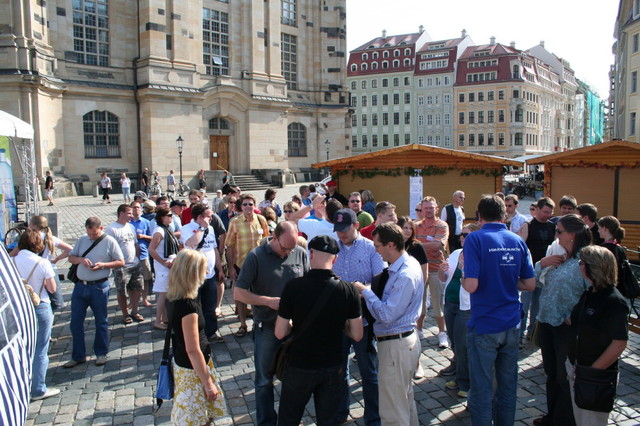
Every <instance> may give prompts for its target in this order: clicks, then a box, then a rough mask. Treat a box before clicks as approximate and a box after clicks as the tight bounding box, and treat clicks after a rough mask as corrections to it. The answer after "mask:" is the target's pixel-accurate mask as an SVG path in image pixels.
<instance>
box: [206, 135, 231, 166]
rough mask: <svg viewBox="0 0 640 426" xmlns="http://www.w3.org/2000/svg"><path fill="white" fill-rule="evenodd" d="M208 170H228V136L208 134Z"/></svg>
mask: <svg viewBox="0 0 640 426" xmlns="http://www.w3.org/2000/svg"><path fill="white" fill-rule="evenodd" d="M209 170H229V136H213V135H211V136H209Z"/></svg>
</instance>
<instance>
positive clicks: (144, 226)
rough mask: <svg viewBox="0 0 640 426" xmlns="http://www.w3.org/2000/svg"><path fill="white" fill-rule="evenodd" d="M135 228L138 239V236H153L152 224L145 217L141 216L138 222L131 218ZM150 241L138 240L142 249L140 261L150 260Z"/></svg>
mask: <svg viewBox="0 0 640 426" xmlns="http://www.w3.org/2000/svg"><path fill="white" fill-rule="evenodd" d="M130 223H131V224H132V225H133V227H134V228H136V238H137V234H142V235H147V236H149V237H150V236H151V222H149V221H148V220H147V219H145V218H144V217H142V216H140V217H139V218H138V220H135V219H133V218H131V222H130ZM150 242H151V241H150V240H145V239H138V246H139V247H140V260H145V259H148V258H149V243H150Z"/></svg>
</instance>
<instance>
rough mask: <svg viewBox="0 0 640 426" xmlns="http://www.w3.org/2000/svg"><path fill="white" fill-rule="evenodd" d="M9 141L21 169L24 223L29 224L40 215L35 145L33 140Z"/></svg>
mask: <svg viewBox="0 0 640 426" xmlns="http://www.w3.org/2000/svg"><path fill="white" fill-rule="evenodd" d="M9 140H10V141H11V144H12V145H13V148H14V150H15V152H16V153H17V154H18V161H19V162H20V166H21V167H22V179H23V185H24V220H25V222H26V223H29V219H31V216H37V215H39V214H40V203H38V188H39V184H38V175H37V173H36V155H35V145H34V142H33V139H20V138H12V137H10V138H9ZM14 176H15V174H14Z"/></svg>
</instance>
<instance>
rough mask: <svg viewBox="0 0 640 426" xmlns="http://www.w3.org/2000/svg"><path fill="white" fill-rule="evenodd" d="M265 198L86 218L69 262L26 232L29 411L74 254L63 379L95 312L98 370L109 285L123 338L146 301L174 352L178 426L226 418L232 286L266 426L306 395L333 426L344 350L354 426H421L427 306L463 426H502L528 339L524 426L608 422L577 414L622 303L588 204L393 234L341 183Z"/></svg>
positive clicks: (622, 331) (427, 203)
mask: <svg viewBox="0 0 640 426" xmlns="http://www.w3.org/2000/svg"><path fill="white" fill-rule="evenodd" d="M105 177H106V176H105ZM107 179H108V178H107ZM123 179H127V178H126V176H124V175H123ZM110 186H111V185H110V182H104V184H103V186H102V188H103V197H104V199H103V202H105V201H106V202H107V203H110V202H111V200H110V199H109V194H108V189H109V188H110ZM127 187H128V186H127ZM123 188H124V185H123ZM276 195H277V192H276V191H275V190H273V189H268V190H267V191H266V193H265V194H264V200H263V201H262V202H258V200H257V199H256V197H255V196H254V195H252V194H248V193H243V192H242V191H241V190H240V188H239V187H237V186H234V185H230V184H229V183H228V182H226V183H225V185H224V187H223V188H222V189H221V190H219V191H217V192H216V195H215V197H214V198H213V199H211V200H209V199H208V198H207V197H206V190H205V191H201V190H192V191H191V192H190V193H189V196H188V201H189V204H188V205H187V203H185V202H184V201H182V200H174V201H170V200H169V199H168V198H167V197H162V196H159V197H158V196H156V197H153V198H154V199H150V198H149V197H148V195H147V193H145V192H144V191H139V192H137V193H136V194H135V195H134V197H133V201H132V202H130V203H126V204H122V205H120V206H118V207H117V210H116V214H117V220H116V221H115V222H114V223H112V224H110V225H109V226H108V227H106V229H105V228H103V224H102V223H101V221H100V219H99V218H97V217H90V218H88V219H87V220H86V222H85V228H86V235H85V236H83V237H81V238H80V239H79V240H78V241H77V243H76V244H75V246H74V247H71V246H69V245H67V244H65V243H64V242H62V241H61V240H59V239H57V238H55V237H53V236H52V235H51V232H50V231H49V230H48V227H47V223H46V219H44V218H42V217H40V216H35V217H33V218H32V219H31V224H30V229H29V230H28V231H26V232H25V233H23V235H22V236H21V239H20V243H19V245H18V248H17V249H16V250H14V252H12V255H14V256H15V261H16V265H17V267H18V270H19V272H20V274H21V275H22V277H23V278H25V279H26V280H27V281H29V283H30V284H31V285H32V287H33V288H34V290H35V291H36V292H39V293H40V294H41V296H42V303H41V304H40V305H39V306H38V307H37V308H36V313H37V318H38V343H37V346H36V352H37V354H36V357H35V358H34V361H33V370H34V377H33V380H32V391H31V397H32V399H34V400H36V399H42V398H46V397H49V396H53V395H55V394H57V393H59V392H60V391H59V390H57V389H53V388H47V386H46V384H45V383H44V381H45V380H44V377H45V374H44V373H46V368H47V365H48V358H47V355H46V354H47V348H48V342H49V337H50V333H51V326H52V322H53V315H52V309H51V308H52V306H51V305H52V304H57V305H58V307H59V306H60V302H55V301H56V300H58V299H59V296H56V294H59V283H57V282H56V280H57V274H55V273H54V272H53V268H52V266H51V265H52V264H53V265H55V263H56V262H57V261H59V260H60V259H62V258H64V257H67V256H68V257H69V261H70V263H71V264H73V265H77V266H78V269H77V280H78V281H77V282H76V283H75V286H74V289H73V293H72V295H71V333H72V338H73V351H72V354H71V359H70V360H69V361H67V362H66V363H65V364H64V365H63V367H65V368H73V367H75V366H77V365H79V364H82V363H85V362H87V359H88V357H87V351H86V348H85V336H84V333H85V330H84V320H85V316H86V313H87V308H89V307H90V308H91V310H92V312H93V315H94V318H95V323H96V332H95V340H94V345H93V352H94V354H95V357H96V358H95V363H96V365H104V364H105V363H106V362H107V361H108V358H107V357H108V352H109V349H108V348H109V330H108V321H107V315H108V312H107V302H108V298H109V293H110V287H111V286H110V282H109V278H110V276H111V275H113V281H114V284H115V288H116V292H117V300H118V306H119V308H120V311H121V314H122V322H123V324H125V325H128V324H132V323H138V322H142V321H145V320H146V319H145V318H144V317H143V316H142V315H141V314H140V312H139V307H140V306H151V305H152V303H151V300H150V299H151V298H150V295H151V294H155V304H156V314H155V319H154V323H153V327H154V328H155V329H159V330H167V329H168V330H169V331H168V333H170V334H171V335H172V336H173V337H172V347H173V353H174V360H173V365H174V376H175V382H176V391H175V401H174V404H173V412H172V419H173V421H174V422H176V423H178V424H208V423H209V422H211V420H212V419H213V418H215V417H217V416H220V415H222V413H223V410H224V404H223V397H222V390H221V388H220V386H219V385H218V383H217V380H216V373H215V367H214V365H213V359H212V356H211V348H210V346H209V344H215V343H220V342H224V341H225V337H224V336H222V335H221V334H220V331H219V329H218V323H217V322H218V318H219V317H220V316H221V315H222V312H221V304H222V300H223V294H224V291H225V289H226V286H227V285H229V286H232V288H233V290H232V292H233V299H234V301H235V308H236V310H235V314H236V315H237V316H238V321H239V326H238V328H237V329H235V331H234V334H235V337H236V338H244V337H245V336H247V335H248V334H251V336H252V339H253V343H254V367H255V379H254V381H255V400H256V401H255V406H256V422H257V424H259V425H276V424H278V425H298V424H299V422H300V419H301V417H302V416H303V413H304V408H305V406H306V404H307V403H308V401H309V400H310V399H311V397H313V398H314V402H315V407H316V417H317V423H318V424H338V423H343V422H345V421H346V420H347V418H348V416H349V398H350V392H349V368H350V362H349V357H350V354H351V352H354V353H355V358H356V360H357V363H358V368H359V371H360V374H361V377H362V385H363V392H362V398H363V400H364V422H365V424H367V425H378V424H402V425H417V424H418V415H417V410H416V404H415V401H414V396H413V385H412V381H413V380H414V379H419V378H422V377H424V376H425V372H424V369H423V367H422V364H421V362H420V354H421V352H422V350H421V341H423V340H424V339H425V334H424V333H425V332H424V330H423V324H424V319H425V315H426V314H427V312H428V307H430V311H431V313H432V315H433V317H434V319H435V322H436V325H437V328H438V331H437V335H436V337H437V342H438V346H439V347H440V348H442V349H445V348H449V347H451V350H452V352H453V357H452V359H451V360H450V364H449V365H448V366H447V367H445V368H443V369H442V370H441V371H439V374H440V375H441V376H444V377H449V381H447V382H446V387H447V388H449V389H453V390H456V391H457V396H458V397H459V398H461V399H465V398H468V410H469V412H470V415H471V419H472V422H473V424H478V425H484V424H491V423H492V422H495V424H512V423H513V422H514V416H515V408H516V393H517V378H518V365H517V363H518V353H519V349H520V348H521V347H522V346H523V345H525V344H526V342H527V340H532V339H535V340H536V342H538V344H539V346H540V348H541V351H542V359H543V366H544V371H545V374H546V376H547V381H546V397H547V413H546V414H545V415H544V416H543V417H541V418H539V419H536V420H535V421H534V424H536V425H554V424H562V425H569V426H570V425H572V424H587V423H585V422H587V421H589V422H590V423H588V424H606V421H607V414H606V413H600V412H595V411H589V410H585V409H584V408H581V407H578V406H577V405H576V404H575V398H574V392H573V381H574V380H573V377H574V376H573V375H574V369H575V366H576V365H577V364H580V365H590V366H592V367H594V368H600V369H609V370H612V369H613V370H615V369H616V368H617V360H618V358H619V357H620V355H621V354H622V352H623V350H624V349H625V347H626V341H627V339H628V329H627V314H628V311H629V305H628V301H626V300H625V299H624V297H623V296H622V295H621V294H620V293H619V291H618V290H617V289H616V285H617V280H618V277H619V276H620V271H619V268H620V267H621V263H622V261H623V260H624V259H626V256H625V253H624V250H623V249H622V248H621V246H620V243H621V242H622V239H623V238H624V229H623V228H622V227H621V226H620V223H619V221H618V220H617V219H616V218H615V217H613V216H605V217H602V218H599V219H598V217H597V208H596V206H594V205H592V204H586V203H585V204H578V203H577V201H576V200H575V198H574V197H572V196H564V197H562V199H561V200H559V211H558V214H557V215H556V216H554V211H555V208H556V205H555V202H554V201H553V200H551V199H550V198H548V197H543V198H541V199H539V200H537V201H536V202H535V203H534V204H533V205H532V210H531V217H530V218H528V217H526V216H525V215H522V214H520V213H519V212H518V211H517V207H518V204H519V201H520V200H519V199H518V197H517V196H516V195H513V194H510V195H507V196H506V197H505V196H504V195H503V194H501V193H498V194H491V195H483V196H482V197H481V199H480V202H479V204H478V206H474V208H475V209H476V213H475V216H473V218H470V217H469V215H467V214H466V213H465V210H464V202H465V198H466V197H465V193H464V192H463V191H462V190H458V191H455V192H454V193H453V195H452V201H451V203H448V204H446V205H444V206H443V207H442V209H440V207H439V204H438V201H437V200H436V199H435V198H434V197H432V196H426V197H424V198H423V199H422V201H421V202H419V203H418V204H417V205H416V207H415V213H416V217H417V219H416V220H413V219H411V218H410V217H408V216H400V217H398V216H397V214H396V206H395V205H394V204H392V203H391V202H390V201H380V202H376V200H375V199H374V196H373V193H372V192H371V191H368V190H363V191H358V192H352V193H350V194H348V196H344V195H342V194H340V193H339V192H338V188H337V183H336V182H334V181H330V182H328V183H327V184H326V185H320V184H316V185H303V186H301V187H300V190H299V196H298V195H296V196H294V197H293V198H292V200H291V201H287V202H286V203H284V204H283V206H282V207H281V206H280V205H279V204H278V203H277V202H276V201H275V198H276ZM124 196H125V199H127V194H125V195H124ZM43 219H44V221H43ZM56 248H58V249H59V250H60V251H61V252H62V253H61V254H60V255H58V256H55V253H54V252H55V249H56ZM45 290H46V291H45ZM56 292H57V293H56ZM49 294H51V296H49ZM52 302H53V303H52ZM62 303H63V302H62ZM249 318H253V322H252V327H251V328H250V325H251V324H250V323H249V322H248V319H249ZM284 342H286V351H287V354H288V362H287V364H286V368H285V370H284V375H283V377H282V382H283V387H282V394H281V397H280V404H279V409H278V411H277V412H276V405H275V397H274V372H275V370H274V367H273V366H274V362H275V361H274V360H275V359H276V354H277V353H278V352H279V350H281V349H280V347H281V345H283V344H285V343H284ZM494 382H495V383H497V386H494ZM567 407H573V410H568V409H567Z"/></svg>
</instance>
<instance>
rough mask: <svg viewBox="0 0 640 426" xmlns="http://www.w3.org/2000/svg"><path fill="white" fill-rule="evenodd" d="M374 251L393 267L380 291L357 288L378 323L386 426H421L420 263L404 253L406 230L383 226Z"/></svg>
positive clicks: (376, 232)
mask: <svg viewBox="0 0 640 426" xmlns="http://www.w3.org/2000/svg"><path fill="white" fill-rule="evenodd" d="M373 245H374V246H375V247H376V251H377V252H378V253H379V254H380V256H382V259H383V260H384V261H385V262H387V263H388V264H389V267H388V268H386V269H385V270H384V272H382V274H380V278H379V280H376V285H374V286H371V287H369V286H365V285H364V284H362V283H360V282H357V281H356V282H354V283H353V285H354V286H355V287H356V289H357V290H358V292H359V293H360V294H361V295H362V297H363V298H364V300H365V302H366V304H367V308H368V310H369V312H370V313H371V316H372V317H373V320H374V323H373V331H374V333H375V336H376V340H377V342H378V348H377V349H378V380H379V386H378V389H379V393H380V417H381V420H382V424H389V425H391V424H393V425H396V424H397V425H411V426H414V425H415V426H417V425H418V413H417V410H416V402H415V400H414V398H413V383H412V379H413V375H414V374H415V372H416V368H417V366H418V360H419V359H420V351H421V349H420V340H419V339H418V336H417V333H416V323H417V320H418V316H419V315H420V308H421V305H422V295H423V292H424V280H423V278H422V269H421V267H420V264H419V263H418V261H417V260H415V259H414V258H413V257H411V256H409V255H408V254H407V252H406V251H405V250H404V237H403V233H402V229H401V228H400V227H399V226H398V225H396V224H395V223H383V224H381V225H380V226H378V227H377V228H376V229H375V230H374V231H373Z"/></svg>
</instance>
